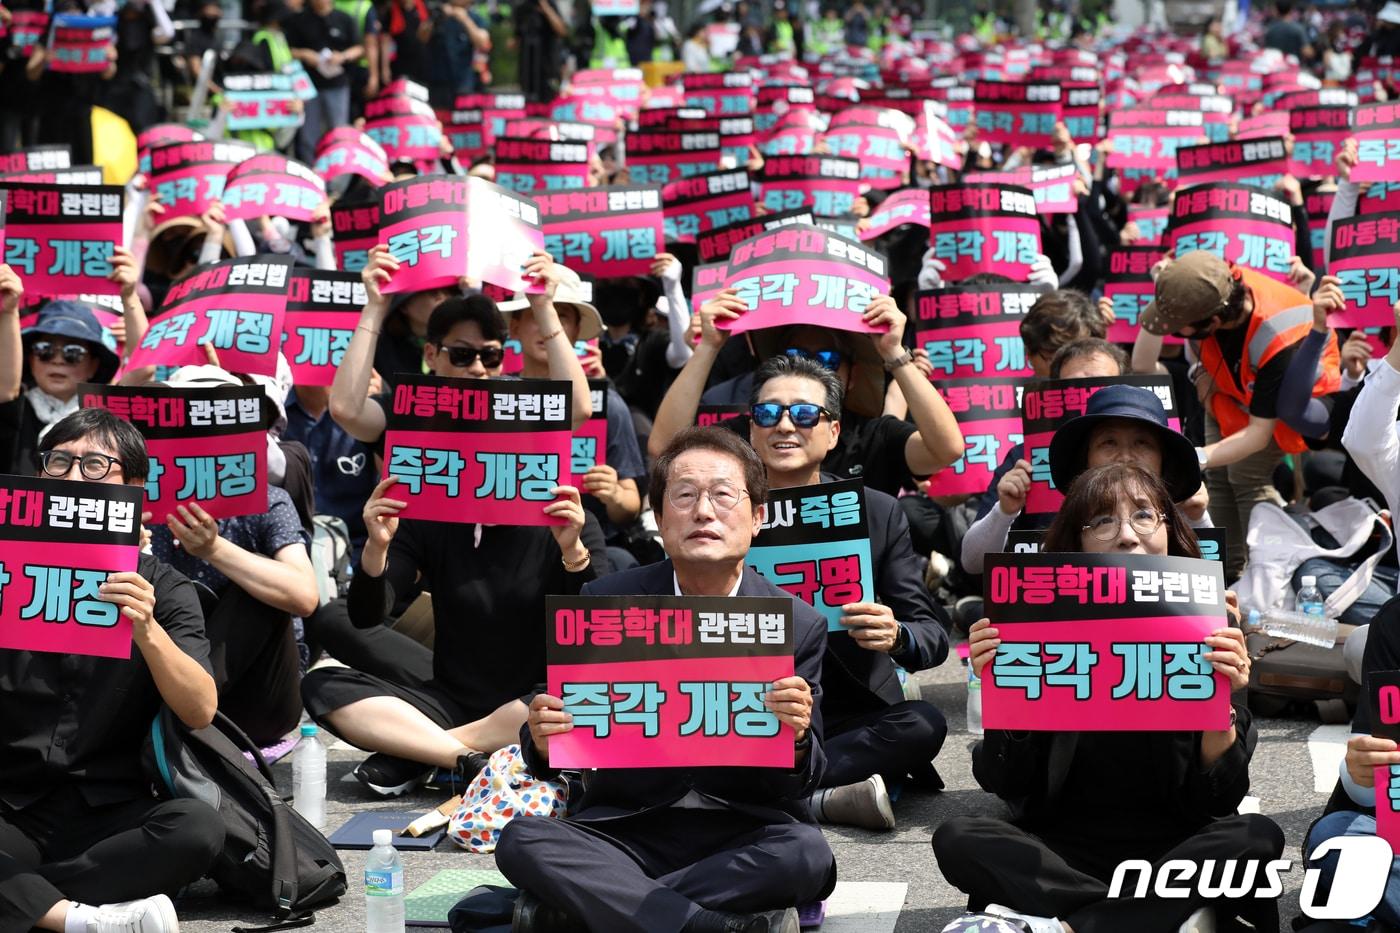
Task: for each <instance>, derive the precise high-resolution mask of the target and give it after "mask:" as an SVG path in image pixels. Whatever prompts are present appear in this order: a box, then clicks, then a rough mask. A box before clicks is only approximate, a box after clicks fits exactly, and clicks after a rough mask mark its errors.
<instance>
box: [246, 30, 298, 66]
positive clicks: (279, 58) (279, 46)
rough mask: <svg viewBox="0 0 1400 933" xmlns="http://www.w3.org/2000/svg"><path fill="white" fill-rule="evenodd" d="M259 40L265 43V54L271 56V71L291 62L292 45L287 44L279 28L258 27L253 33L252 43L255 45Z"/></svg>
mask: <svg viewBox="0 0 1400 933" xmlns="http://www.w3.org/2000/svg"><path fill="white" fill-rule="evenodd" d="M259 42H263V43H266V44H267V54H268V55H270V56H272V70H273V71H281V70H282V69H283V68H285V67H287V66H288V65H290V64H291V63H292V47H291V46H290V45H288V44H287V37H286V36H285V35H283V34H282V31H281V30H277V31H272V30H268V29H259V30H258V31H257V32H255V33H253V44H254V45H257V44H258V43H259Z"/></svg>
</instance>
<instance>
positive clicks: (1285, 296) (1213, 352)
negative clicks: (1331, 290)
mask: <svg viewBox="0 0 1400 933" xmlns="http://www.w3.org/2000/svg"><path fill="white" fill-rule="evenodd" d="M1235 274H1236V275H1237V276H1239V277H1240V278H1241V279H1242V280H1243V282H1244V284H1245V287H1246V288H1248V289H1249V291H1250V295H1251V297H1252V298H1253V299H1254V311H1253V313H1252V314H1251V315H1250V318H1249V324H1248V325H1247V326H1246V329H1245V334H1244V359H1242V360H1240V381H1239V382H1238V383H1237V382H1236V381H1235V379H1234V377H1233V376H1232V375H1231V374H1230V367H1229V366H1228V365H1226V363H1225V358H1224V356H1223V355H1221V352H1220V343H1219V341H1218V340H1217V339H1216V338H1215V336H1214V335H1212V336H1210V337H1207V338H1206V339H1205V340H1204V341H1202V342H1201V365H1202V366H1203V367H1205V370H1206V372H1208V373H1210V376H1211V378H1212V379H1213V380H1214V381H1215V388H1216V391H1215V394H1214V395H1212V396H1211V399H1210V409H1211V414H1212V415H1214V416H1215V420H1216V423H1217V424H1219V425H1220V436H1221V437H1229V436H1230V435H1231V434H1234V433H1236V432H1237V431H1242V430H1244V427H1245V425H1247V424H1249V403H1250V401H1251V400H1252V399H1253V398H1254V380H1255V376H1256V374H1257V373H1258V372H1259V370H1260V369H1262V368H1263V367H1264V365H1265V364H1267V363H1268V362H1269V361H1270V360H1272V359H1273V358H1274V357H1276V356H1278V355H1279V354H1280V353H1282V352H1283V351H1284V350H1286V349H1288V348H1289V347H1291V346H1293V345H1294V344H1297V343H1300V342H1302V340H1303V338H1304V337H1306V336H1307V335H1308V331H1309V330H1311V329H1312V323H1313V309H1312V300H1311V299H1309V298H1308V296H1306V295H1304V294H1303V293H1302V292H1300V291H1298V290H1297V289H1295V288H1292V287H1291V286H1288V285H1285V284H1283V283H1282V282H1277V281H1275V280H1273V279H1271V278H1269V277H1268V276H1266V275H1263V274H1262V273H1259V272H1255V271H1253V270H1251V269H1241V268H1239V267H1238V266H1237V267H1235ZM1341 385H1342V374H1341V353H1340V351H1339V350H1338V349H1337V335H1336V333H1335V332H1332V333H1329V334H1328V335H1327V347H1326V349H1324V350H1323V352H1322V362H1321V363H1320V364H1319V365H1318V373H1317V380H1316V381H1315V382H1314V383H1313V391H1312V394H1313V396H1314V397H1317V396H1322V395H1329V394H1331V393H1333V392H1336V391H1337V390H1338V389H1340V388H1341ZM1274 440H1275V441H1277V442H1278V445H1279V446H1280V447H1282V448H1283V450H1284V452H1285V453H1290V454H1296V453H1301V452H1302V451H1304V450H1306V449H1307V444H1306V443H1305V442H1304V441H1303V437H1302V435H1300V434H1299V433H1298V432H1297V431H1295V430H1293V429H1292V428H1290V427H1289V426H1288V425H1286V424H1284V423H1283V421H1282V419H1280V420H1279V421H1278V423H1277V424H1276V425H1275V426H1274Z"/></svg>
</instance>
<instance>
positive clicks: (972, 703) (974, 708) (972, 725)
mask: <svg viewBox="0 0 1400 933" xmlns="http://www.w3.org/2000/svg"><path fill="white" fill-rule="evenodd" d="M967 731H968V732H970V733H972V734H973V735H981V734H982V681H980V680H978V679H977V675H976V674H975V673H974V672H973V670H972V662H971V661H969V662H968V665H967Z"/></svg>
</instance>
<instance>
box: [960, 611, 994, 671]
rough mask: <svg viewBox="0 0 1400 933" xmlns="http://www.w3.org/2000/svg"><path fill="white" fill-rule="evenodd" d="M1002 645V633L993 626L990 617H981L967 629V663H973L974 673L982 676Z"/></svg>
mask: <svg viewBox="0 0 1400 933" xmlns="http://www.w3.org/2000/svg"><path fill="white" fill-rule="evenodd" d="M1000 646H1001V633H1000V632H999V631H997V630H996V629H994V628H992V622H991V620H990V619H980V620H978V621H977V622H975V623H973V625H972V628H970V629H968V630H967V663H969V664H971V665H972V674H973V676H975V677H979V678H980V677H981V676H982V669H983V668H985V667H986V666H987V664H988V662H990V661H991V660H992V658H994V657H996V653H997V648H998V647H1000Z"/></svg>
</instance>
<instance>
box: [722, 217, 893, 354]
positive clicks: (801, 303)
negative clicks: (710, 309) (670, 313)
mask: <svg viewBox="0 0 1400 933" xmlns="http://www.w3.org/2000/svg"><path fill="white" fill-rule="evenodd" d="M727 285H728V287H730V288H733V289H735V290H736V291H737V292H738V295H739V299H740V300H741V301H743V302H744V303H745V304H746V305H747V306H748V309H749V310H748V311H747V312H746V313H745V314H743V315H740V317H739V318H738V319H737V320H732V321H720V322H718V326H719V327H721V328H723V329H725V330H728V331H729V332H730V333H733V334H740V333H743V332H745V331H750V330H758V329H759V328H764V327H783V326H787V325H790V324H811V325H815V326H817V327H830V328H833V329H835V330H848V331H855V332H856V333H872V332H874V329H873V328H871V327H870V326H869V325H867V324H866V323H865V322H864V321H863V320H862V318H861V315H862V314H863V313H864V312H865V309H866V308H867V307H869V305H870V302H871V301H873V300H874V299H875V298H876V297H878V296H880V295H884V294H887V293H888V292H889V288H890V280H889V270H888V264H887V262H886V260H885V257H884V255H883V254H881V253H878V252H875V251H874V250H872V249H870V248H868V247H866V246H862V245H861V244H860V243H857V242H856V241H854V240H848V239H846V238H845V237H841V236H837V235H836V234H834V233H829V232H827V231H825V230H820V229H818V228H816V227H812V226H808V225H805V224H799V225H793V226H788V227H780V228H778V229H777V230H772V231H768V232H765V233H760V234H759V235H757V236H755V237H753V238H751V239H748V240H745V241H744V242H743V243H740V244H739V245H738V246H736V247H734V250H733V252H731V253H730V254H729V281H728V283H727Z"/></svg>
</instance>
